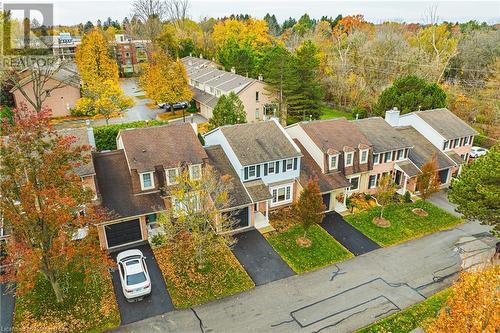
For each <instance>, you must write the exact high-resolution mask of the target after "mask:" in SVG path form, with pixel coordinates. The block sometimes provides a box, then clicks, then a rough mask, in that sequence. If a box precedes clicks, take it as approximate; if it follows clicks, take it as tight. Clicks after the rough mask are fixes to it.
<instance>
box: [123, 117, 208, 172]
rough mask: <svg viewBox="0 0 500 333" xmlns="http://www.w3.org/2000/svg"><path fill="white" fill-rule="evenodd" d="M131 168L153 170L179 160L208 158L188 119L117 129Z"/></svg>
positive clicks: (195, 160)
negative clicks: (173, 123) (160, 124)
mask: <svg viewBox="0 0 500 333" xmlns="http://www.w3.org/2000/svg"><path fill="white" fill-rule="evenodd" d="M118 137H119V138H121V139H122V142H123V147H124V152H125V156H126V157H127V161H128V164H129V166H130V169H131V170H137V172H139V173H141V172H146V171H154V168H155V167H156V166H162V167H163V168H164V169H168V168H175V167H178V166H179V165H180V164H182V163H189V164H201V163H203V161H204V160H205V159H206V158H208V157H207V154H206V152H205V150H204V149H203V147H202V145H201V143H200V141H199V140H198V137H197V135H196V133H195V132H194V130H193V127H192V126H191V124H189V123H183V124H175V125H162V126H152V127H144V128H127V129H122V130H120V132H119V133H118Z"/></svg>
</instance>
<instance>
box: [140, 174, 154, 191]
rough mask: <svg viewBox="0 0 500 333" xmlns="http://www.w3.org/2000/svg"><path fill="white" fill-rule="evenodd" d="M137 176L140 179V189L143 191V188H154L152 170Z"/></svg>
mask: <svg viewBox="0 0 500 333" xmlns="http://www.w3.org/2000/svg"><path fill="white" fill-rule="evenodd" d="M139 177H140V179H141V189H142V190H143V191H145V190H151V189H153V188H155V181H154V178H153V172H152V171H151V172H144V173H140V174H139Z"/></svg>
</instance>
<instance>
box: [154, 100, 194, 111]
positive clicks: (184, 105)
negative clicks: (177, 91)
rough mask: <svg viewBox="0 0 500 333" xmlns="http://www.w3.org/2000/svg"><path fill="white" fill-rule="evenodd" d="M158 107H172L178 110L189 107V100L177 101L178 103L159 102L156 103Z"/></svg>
mask: <svg viewBox="0 0 500 333" xmlns="http://www.w3.org/2000/svg"><path fill="white" fill-rule="evenodd" d="M158 107H159V108H160V109H165V110H167V111H168V110H170V109H171V108H173V109H174V110H180V109H187V108H188V107H189V102H179V103H174V104H172V105H170V104H168V103H160V104H158Z"/></svg>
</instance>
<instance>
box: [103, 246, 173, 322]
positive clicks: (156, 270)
mask: <svg viewBox="0 0 500 333" xmlns="http://www.w3.org/2000/svg"><path fill="white" fill-rule="evenodd" d="M134 249H139V250H141V251H142V253H143V254H144V256H145V257H146V265H147V267H148V271H149V276H150V278H151V295H149V296H146V297H145V298H144V299H143V300H142V301H139V302H134V303H129V302H127V300H126V299H125V296H123V292H122V289H121V281H120V273H119V272H118V270H115V271H114V272H113V273H112V277H113V288H114V289H115V295H116V300H117V302H118V308H119V310H120V316H121V319H122V322H121V323H122V325H126V324H130V323H133V322H136V321H139V320H143V319H146V318H150V317H153V316H157V315H160V314H163V313H166V312H169V311H172V310H173V309H174V306H173V304H172V299H171V298H170V295H169V294H168V291H167V286H166V285H165V279H164V278H163V275H162V273H161V271H160V267H158V264H157V263H156V259H155V257H154V254H153V251H152V250H151V247H149V245H140V246H137V247H134ZM117 254H118V253H117V252H115V253H112V254H111V256H112V258H113V260H116V255H117Z"/></svg>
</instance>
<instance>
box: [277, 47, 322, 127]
mask: <svg viewBox="0 0 500 333" xmlns="http://www.w3.org/2000/svg"><path fill="white" fill-rule="evenodd" d="M318 68H319V58H318V49H317V48H316V46H315V45H314V44H313V43H312V42H311V41H310V40H308V41H306V42H304V44H303V45H302V46H301V47H300V48H299V49H297V51H296V54H295V55H294V56H293V58H292V61H291V64H290V66H289V67H288V73H287V74H288V75H287V81H286V86H285V95H286V101H287V105H288V119H287V120H288V122H290V121H297V120H308V119H309V118H312V119H318V118H319V116H320V114H321V111H320V108H321V101H322V99H323V96H324V93H323V89H322V87H321V84H320V82H319V80H318V76H317V72H318Z"/></svg>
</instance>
